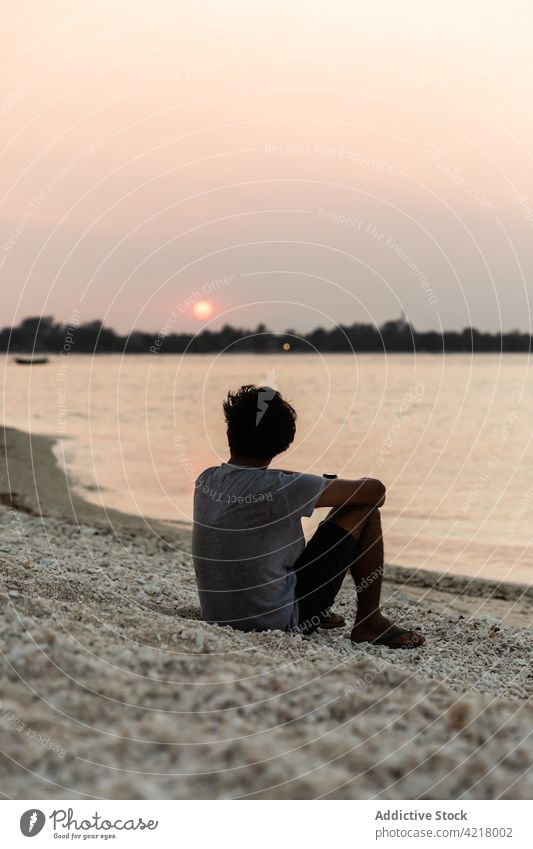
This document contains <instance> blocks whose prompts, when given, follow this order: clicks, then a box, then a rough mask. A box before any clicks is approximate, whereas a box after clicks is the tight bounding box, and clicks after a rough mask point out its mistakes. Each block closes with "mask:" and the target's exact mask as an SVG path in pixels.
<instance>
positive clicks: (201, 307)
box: [192, 301, 213, 320]
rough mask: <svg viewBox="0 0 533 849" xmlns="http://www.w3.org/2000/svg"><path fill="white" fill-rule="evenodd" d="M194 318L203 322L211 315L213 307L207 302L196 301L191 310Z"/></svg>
mask: <svg viewBox="0 0 533 849" xmlns="http://www.w3.org/2000/svg"><path fill="white" fill-rule="evenodd" d="M192 311H193V313H194V316H195V318H198V319H200V320H204V319H206V318H210V317H211V315H212V314H213V305H212V304H210V303H209V301H197V303H195V305H194V306H193V308H192Z"/></svg>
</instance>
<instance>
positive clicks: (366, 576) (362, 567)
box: [327, 506, 424, 648]
mask: <svg viewBox="0 0 533 849" xmlns="http://www.w3.org/2000/svg"><path fill="white" fill-rule="evenodd" d="M327 521H328V522H334V523H335V524H336V525H339V526H340V527H341V528H343V530H345V531H347V533H349V534H351V535H352V536H353V537H355V539H356V540H357V541H358V545H359V557H358V558H357V560H356V561H355V563H354V564H353V565H352V566H351V568H350V572H351V574H352V577H353V579H354V583H355V590H356V593H357V615H356V618H355V624H354V627H353V630H352V634H351V639H352V640H353V641H354V642H356V643H362V642H372V641H375V640H380V639H382V638H385V639H384V640H383V643H384V644H386V645H389V646H390V647H391V648H399V647H401V648H417V647H418V646H421V645H422V643H423V642H424V637H423V636H422V635H421V634H417V633H416V632H415V631H404V632H403V633H398V635H397V636H394V637H393V638H392V639H390V637H391V635H393V634H395V633H396V632H402V631H403V629H400V628H398V626H397V625H395V624H394V622H391V620H390V619H387V618H386V617H385V616H383V614H382V613H381V608H380V598H381V585H382V583H383V564H384V553H383V532H382V529H381V516H380V513H379V510H378V509H377V508H376V507H372V508H371V507H352V506H346V507H335V508H333V510H331V511H330V513H329V515H328V517H327ZM388 637H389V639H387V638H388Z"/></svg>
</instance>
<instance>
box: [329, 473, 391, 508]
mask: <svg viewBox="0 0 533 849" xmlns="http://www.w3.org/2000/svg"><path fill="white" fill-rule="evenodd" d="M385 495H386V489H385V486H384V484H382V483H381V481H380V480H377V479H376V478H359V480H353V481H351V480H345V479H343V478H337V479H336V480H332V481H330V482H329V483H327V484H326V486H325V487H324V489H323V490H322V494H321V495H320V498H319V499H318V501H317V503H316V506H317V507H348V506H349V505H350V506H354V505H355V506H365V505H368V506H370V507H383V505H384V504H385Z"/></svg>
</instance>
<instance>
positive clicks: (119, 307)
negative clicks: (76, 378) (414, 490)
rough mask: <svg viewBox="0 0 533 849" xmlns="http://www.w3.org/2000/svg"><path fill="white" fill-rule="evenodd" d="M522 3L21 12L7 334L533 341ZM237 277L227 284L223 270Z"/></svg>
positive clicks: (7, 40)
mask: <svg viewBox="0 0 533 849" xmlns="http://www.w3.org/2000/svg"><path fill="white" fill-rule="evenodd" d="M532 24H533V10H532V9H531V7H530V4H529V3H527V2H515V0H510V2H506V3H503V2H502V3H499V2H496V3H490V2H489V3H487V2H481V0H474V2H468V3H465V2H464V0H463V2H458V1H457V0H452V2H447V3H446V4H444V3H432V2H427V0H426V2H409V0H406V2H401V3H399V2H392V1H391V2H382V3H379V2H357V0H350V2H348V0H347V2H339V0H337V2H335V0H333V2H309V0H308V2H290V3H288V2H287V0H285V1H284V2H279V0H271V2H268V3H266V2H258V0H243V2H234V0H230V2H212V3H210V2H205V0H197V1H196V2H189V3H182V2H176V0H173V2H170V0H168V2H167V0H152V2H145V0H137V2H136V1H135V0H128V2H127V0H101V2H88V3H87V2H81V0H68V2H67V0H46V2H41V3H39V2H36V3H28V2H25V0H21V2H19V3H17V4H15V5H13V6H12V7H11V9H10V10H9V11H8V10H5V11H4V15H3V23H2V29H3V32H2V44H3V49H2V57H1V59H0V62H1V64H2V65H3V71H2V91H1V96H0V119H1V126H2V129H3V132H2V136H1V139H0V148H1V162H2V174H3V180H2V185H1V188H0V193H1V196H2V202H1V206H0V220H1V227H2V238H1V239H0V263H1V266H0V273H1V276H2V289H1V300H0V305H1V311H0V324H1V325H2V326H3V325H7V324H11V323H12V322H16V321H18V320H20V319H21V318H23V317H25V316H27V315H30V314H39V313H45V314H53V315H55V316H56V317H57V318H59V319H62V320H67V319H68V318H69V315H71V313H72V312H73V310H80V314H81V320H82V321H83V320H91V319H93V318H96V317H101V318H104V320H105V322H106V323H107V324H110V325H112V326H114V327H115V328H116V329H118V330H120V331H127V330H130V329H131V328H134V327H138V328H142V329H147V330H156V329H158V328H160V327H162V326H164V324H165V322H167V321H168V319H169V316H172V315H173V314H174V316H176V317H177V318H176V319H175V321H174V325H173V326H174V329H176V330H187V331H190V330H192V329H199V327H200V326H201V325H199V322H198V320H196V319H195V318H194V317H193V315H192V304H193V302H194V301H195V300H196V299H197V298H198V295H199V294H200V293H202V297H204V296H205V293H206V292H207V296H206V297H207V298H208V300H210V301H211V302H212V305H213V308H214V317H213V319H212V325H213V326H214V327H217V326H220V325H221V324H222V323H224V322H229V323H231V324H234V325H236V326H241V327H250V326H255V325H256V324H257V323H258V322H260V321H264V322H265V323H266V324H267V325H269V326H270V327H271V328H272V329H275V330H282V329H284V328H287V327H292V328H295V329H296V330H303V331H305V330H308V329H310V328H312V327H315V326H317V325H320V324H322V325H326V326H331V325H332V324H334V323H335V322H342V323H346V324H351V323H353V322H355V321H370V322H376V323H378V324H379V323H381V322H383V321H384V320H387V319H389V318H394V317H397V316H398V315H399V314H400V312H401V311H404V312H405V313H406V314H407V316H408V318H409V319H410V320H411V321H412V323H413V324H414V325H415V326H416V327H417V328H419V329H428V328H439V327H444V328H451V329H453V328H462V327H464V326H466V325H469V324H471V323H472V324H474V325H475V326H477V327H479V328H480V329H488V330H496V329H499V328H500V327H501V328H503V329H504V330H510V329H513V328H519V329H521V330H528V329H530V319H531V308H530V304H529V300H528V296H531V295H532V294H533V292H532V284H531V280H532V279H533V159H532V151H533V145H532V141H533V133H532V130H533V119H532V105H531V91H532V83H533V74H532V62H531V58H530V52H531V49H530V48H531V43H532V29H533V27H532ZM214 280H217V281H225V282H223V283H222V284H220V283H213V282H212V281H214Z"/></svg>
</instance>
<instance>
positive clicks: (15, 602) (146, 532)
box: [0, 429, 533, 799]
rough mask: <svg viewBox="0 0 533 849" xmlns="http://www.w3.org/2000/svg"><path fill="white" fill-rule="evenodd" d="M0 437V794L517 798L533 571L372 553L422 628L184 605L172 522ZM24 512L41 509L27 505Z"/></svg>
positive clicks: (527, 701) (35, 444) (525, 750)
mask: <svg viewBox="0 0 533 849" xmlns="http://www.w3.org/2000/svg"><path fill="white" fill-rule="evenodd" d="M52 444H53V440H51V439H47V438H45V437H32V438H30V437H29V435H27V434H24V433H21V432H19V431H15V430H12V429H5V430H3V431H2V433H1V434H0V455H1V463H0V504H1V505H2V506H0V573H1V581H0V599H1V618H2V623H1V628H2V652H3V664H2V687H1V692H0V789H1V791H2V793H3V795H4V797H5V798H16V799H23V798H72V799H76V798H112V799H119V798H140V799H153V798H176V799H179V798H242V797H247V798H317V797H325V798H351V799H353V798H355V799H357V798H379V799H418V798H421V799H458V798H468V799H476V798H499V797H502V798H508V799H526V798H531V795H532V793H533V774H532V771H531V738H532V728H533V705H532V704H531V695H532V690H533V673H532V664H531V660H532V651H531V641H532V638H533V634H532V631H531V627H532V621H533V590H532V589H531V588H527V587H522V586H520V585H516V584H496V583H491V582H484V581H480V580H472V581H469V580H468V579H466V578H458V577H455V576H444V575H438V574H433V573H430V572H417V571H416V570H413V569H404V568H400V567H389V568H388V570H387V578H388V579H387V582H386V584H385V592H384V597H385V605H384V606H385V611H386V612H387V613H389V614H391V615H393V616H394V617H396V618H397V619H398V620H399V621H400V622H402V623H406V624H409V625H413V626H417V627H420V629H421V630H422V631H423V632H424V633H425V634H426V637H427V642H426V645H425V646H424V647H423V648H421V649H420V650H417V651H414V652H392V651H390V650H387V649H384V648H381V647H372V646H369V645H359V646H354V645H352V644H351V643H350V641H349V639H348V637H349V623H350V621H351V620H352V619H353V600H352V595H353V594H352V592H351V591H350V585H349V584H348V583H347V585H346V587H345V588H344V589H343V591H342V594H341V597H340V598H339V602H338V604H337V605H336V609H337V610H339V611H341V612H344V613H345V615H346V617H347V620H348V626H347V628H346V630H345V631H341V632H338V631H337V632H321V633H319V634H317V635H314V636H313V637H311V638H308V639H305V638H302V637H300V636H288V635H285V634H283V633H281V632H268V633H263V634H243V633H239V632H236V631H232V630H231V629H229V628H220V627H216V626H210V625H206V624H204V623H202V622H201V621H199V619H198V615H199V611H198V602H197V596H196V589H195V584H194V575H193V570H192V564H191V557H190V536H189V531H188V529H187V528H185V527H183V526H180V525H179V524H175V525H173V524H171V523H163V522H159V523H157V522H153V521H151V522H148V521H144V520H143V519H141V518H136V517H131V516H126V515H124V514H121V513H118V512H116V511H107V512H106V511H103V510H102V509H100V508H99V507H96V506H93V505H90V504H87V503H86V502H84V501H83V500H82V499H81V498H79V497H78V496H77V495H75V494H73V492H72V489H71V487H69V484H68V481H67V480H66V478H65V474H64V473H63V472H62V471H61V470H60V469H59V468H58V467H57V465H56V462H55V460H54V456H53V454H52ZM41 514H42V515H41Z"/></svg>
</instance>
